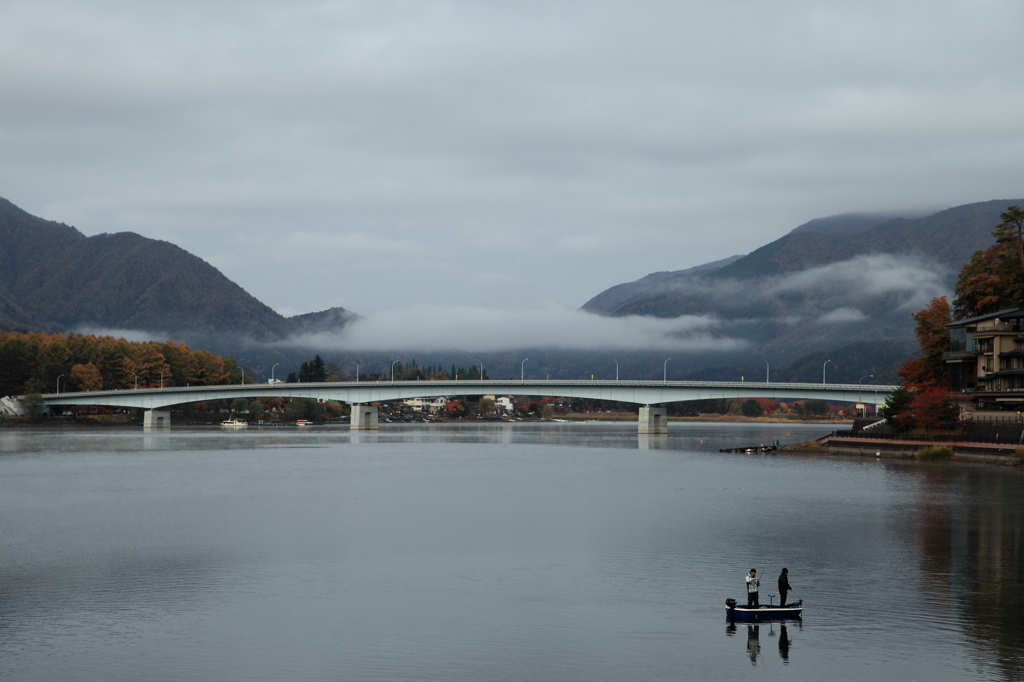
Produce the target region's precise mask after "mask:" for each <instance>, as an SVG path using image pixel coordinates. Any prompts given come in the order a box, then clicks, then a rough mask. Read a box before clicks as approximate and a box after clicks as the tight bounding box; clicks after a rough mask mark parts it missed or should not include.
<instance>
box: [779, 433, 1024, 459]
mask: <svg viewBox="0 0 1024 682" xmlns="http://www.w3.org/2000/svg"><path fill="white" fill-rule="evenodd" d="M934 446H946V447H949V448H951V449H952V450H953V458H952V459H953V461H957V462H979V463H983V464H999V465H1004V466H1018V465H1020V464H1022V463H1024V462H1022V459H1021V457H1020V456H1019V455H1018V454H1017V446H1015V445H997V444H989V443H960V442H953V443H934V442H930V441H916V440H899V441H897V440H882V439H875V438H834V437H832V436H826V437H824V438H821V439H819V440H816V441H809V442H807V443H796V444H794V445H787V446H785V447H783V448H782V450H781V452H788V453H793V454H819V455H838V456H847V457H879V458H881V457H885V458H890V459H916V458H917V452H918V450H920V449H921V448H928V447H934Z"/></svg>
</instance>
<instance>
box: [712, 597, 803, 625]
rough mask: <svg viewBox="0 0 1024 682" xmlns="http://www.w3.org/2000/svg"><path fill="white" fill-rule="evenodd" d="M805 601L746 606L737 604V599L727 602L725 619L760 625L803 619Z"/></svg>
mask: <svg viewBox="0 0 1024 682" xmlns="http://www.w3.org/2000/svg"><path fill="white" fill-rule="evenodd" d="M803 612H804V600H803V599H801V600H800V601H798V602H794V603H791V604H786V605H785V606H779V605H775V604H769V605H767V606H749V607H748V606H745V605H743V604H737V603H736V600H735V599H726V600H725V619H726V620H727V621H729V622H730V623H731V622H741V623H758V622H761V621H766V620H788V619H800V618H802V617H803Z"/></svg>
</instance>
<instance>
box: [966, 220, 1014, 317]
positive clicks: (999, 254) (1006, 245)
mask: <svg viewBox="0 0 1024 682" xmlns="http://www.w3.org/2000/svg"><path fill="white" fill-rule="evenodd" d="M999 217H1000V218H1001V219H1002V222H1001V223H999V225H997V226H996V227H995V229H993V230H992V236H993V237H995V238H996V243H995V244H994V245H993V246H992V247H990V248H989V249H988V250H986V251H975V252H974V255H973V256H971V260H970V262H968V263H967V264H966V265H964V267H963V268H962V269H961V270H960V276H959V277H958V278H957V282H956V287H955V289H954V290H955V292H956V298H955V299H954V300H953V317H954V318H956V319H958V320H963V319H966V318H969V317H976V316H978V315H988V314H989V313H994V312H996V311H997V310H1001V309H1003V308H1015V307H1019V306H1021V305H1024V211H1022V210H1021V208H1020V207H1019V206H1010V207H1009V208H1008V209H1007V210H1006V212H1005V213H1002V214H1000V216H999Z"/></svg>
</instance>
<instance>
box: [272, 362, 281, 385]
mask: <svg viewBox="0 0 1024 682" xmlns="http://www.w3.org/2000/svg"><path fill="white" fill-rule="evenodd" d="M280 364H281V363H280V362H275V363H274V367H277V366H278V365H280ZM274 367H271V368H270V383H274Z"/></svg>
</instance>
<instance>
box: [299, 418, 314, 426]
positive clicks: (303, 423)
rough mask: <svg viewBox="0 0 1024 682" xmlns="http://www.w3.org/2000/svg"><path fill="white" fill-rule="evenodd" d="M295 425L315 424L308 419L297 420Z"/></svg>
mask: <svg viewBox="0 0 1024 682" xmlns="http://www.w3.org/2000/svg"><path fill="white" fill-rule="evenodd" d="M295 425H296V426H312V425H313V422H311V421H309V420H308V419H296V420H295Z"/></svg>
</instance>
